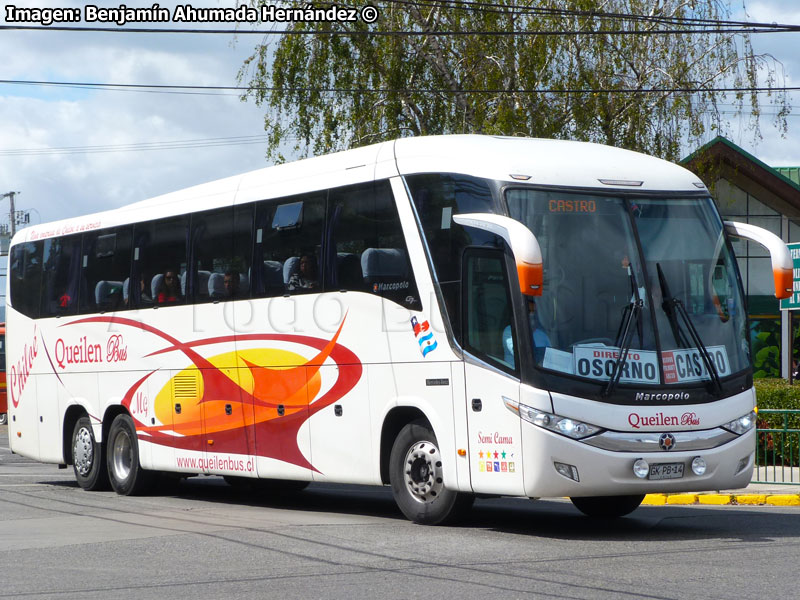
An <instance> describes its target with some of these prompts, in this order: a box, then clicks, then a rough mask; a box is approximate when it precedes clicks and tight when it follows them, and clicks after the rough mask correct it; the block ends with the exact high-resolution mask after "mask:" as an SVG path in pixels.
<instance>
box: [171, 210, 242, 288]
mask: <svg viewBox="0 0 800 600" xmlns="http://www.w3.org/2000/svg"><path fill="white" fill-rule="evenodd" d="M252 210H253V208H252V205H246V206H242V207H237V208H236V209H234V208H233V207H226V208H223V209H219V210H212V211H208V212H204V213H200V214H196V215H194V216H193V217H192V253H191V256H190V260H189V264H190V265H191V266H192V268H191V269H190V270H189V271H188V272H187V274H186V276H185V277H184V278H183V279H182V291H183V293H184V294H191V295H192V297H193V299H194V302H217V301H220V300H236V299H240V298H248V297H249V295H250V276H251V273H250V254H251V242H250V237H251V231H252V216H251V215H252Z"/></svg>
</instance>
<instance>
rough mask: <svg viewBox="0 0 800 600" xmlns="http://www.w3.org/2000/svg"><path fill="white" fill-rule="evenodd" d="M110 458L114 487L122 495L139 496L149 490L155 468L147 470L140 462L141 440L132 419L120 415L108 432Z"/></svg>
mask: <svg viewBox="0 0 800 600" xmlns="http://www.w3.org/2000/svg"><path fill="white" fill-rule="evenodd" d="M106 446H107V461H108V475H109V479H110V480H111V487H113V488H114V491H115V492H117V493H118V494H121V495H122V496H136V495H138V494H142V493H144V492H146V491H147V490H148V488H149V487H150V486H151V485H152V483H153V481H154V480H155V476H156V473H155V471H146V470H145V469H143V468H142V466H141V464H140V463H139V442H138V438H137V437H136V428H135V427H134V425H133V419H131V418H130V417H129V416H128V415H124V414H123V415H117V416H116V417H115V418H114V420H113V421H112V422H111V429H110V430H109V433H108V440H107V443H106Z"/></svg>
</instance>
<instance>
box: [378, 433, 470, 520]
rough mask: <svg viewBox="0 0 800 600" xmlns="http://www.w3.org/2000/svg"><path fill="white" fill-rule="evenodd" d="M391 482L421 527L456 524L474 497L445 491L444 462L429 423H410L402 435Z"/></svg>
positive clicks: (391, 467)
mask: <svg viewBox="0 0 800 600" xmlns="http://www.w3.org/2000/svg"><path fill="white" fill-rule="evenodd" d="M389 461H390V464H389V480H390V482H391V484H392V492H393V494H394V499H395V502H397V506H398V507H399V508H400V510H401V511H402V512H403V514H404V515H405V516H406V517H407V518H408V519H410V520H411V521H414V522H415V523H419V524H421V525H440V524H445V523H448V522H453V521H455V520H457V519H458V518H459V517H461V516H463V514H464V513H465V512H466V511H467V510H468V509H469V507H470V506H471V505H472V502H473V500H474V497H473V496H472V495H471V494H461V493H459V492H455V491H453V490H448V489H447V488H445V487H444V461H443V459H442V455H441V453H440V452H439V446H438V443H437V441H436V436H435V435H434V433H433V431H431V428H430V426H429V425H428V424H427V422H425V421H422V420H419V421H414V422H412V423H409V424H408V425H406V426H405V427H403V429H402V430H401V431H400V433H399V434H398V436H397V439H395V441H394V445H393V446H392V453H391V456H390V458H389Z"/></svg>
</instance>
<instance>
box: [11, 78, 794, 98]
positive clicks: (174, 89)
mask: <svg viewBox="0 0 800 600" xmlns="http://www.w3.org/2000/svg"><path fill="white" fill-rule="evenodd" d="M4 83H5V84H9V85H42V86H57V87H81V88H86V89H99V90H104V91H107V90H115V91H141V90H143V89H150V90H160V91H162V93H184V92H185V91H186V90H216V91H239V92H248V91H262V92H285V93H337V94H338V93H344V94H400V93H403V94H491V95H500V94H559V95H563V94H576V95H578V94H678V93H680V94H696V93H739V92H743V93H758V94H764V93H766V94H770V93H776V92H794V91H798V90H800V86H775V87H769V86H754V87H745V86H739V87H713V86H699V87H686V86H684V87H655V88H577V89H559V88H543V89H503V88H493V89H450V88H427V89H423V88H370V87H352V88H344V87H327V86H318V87H311V86H308V87H293V88H285V87H284V88H282V87H270V86H252V87H251V86H234V85H228V86H226V85H167V84H142V83H97V82H75V81H29V80H20V79H0V84H4Z"/></svg>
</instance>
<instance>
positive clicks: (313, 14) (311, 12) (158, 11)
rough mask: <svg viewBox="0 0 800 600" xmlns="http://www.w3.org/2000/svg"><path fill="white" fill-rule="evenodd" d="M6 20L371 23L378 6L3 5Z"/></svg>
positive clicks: (57, 22)
mask: <svg viewBox="0 0 800 600" xmlns="http://www.w3.org/2000/svg"><path fill="white" fill-rule="evenodd" d="M5 8H6V11H5V12H6V23H39V24H40V25H54V24H59V23H80V22H81V21H83V22H85V23H114V24H116V25H120V26H121V25H127V24H129V23H169V22H172V23H257V22H259V21H260V22H265V23H267V22H272V23H289V22H305V23H319V22H337V21H338V22H355V21H364V22H365V23H374V22H375V21H377V20H378V16H379V14H378V9H377V8H375V7H374V6H372V5H367V6H363V7H361V8H349V7H342V6H336V5H335V4H334V5H333V6H326V7H315V6H314V5H312V4H310V3H309V4H306V5H304V6H296V7H280V6H275V5H274V4H268V5H265V6H258V7H254V6H237V7H236V8H196V7H194V6H192V5H191V4H179V5H178V6H176V7H175V8H174V9H172V10H170V9H169V8H164V7H162V6H159V5H158V3H156V4H153V5H152V6H150V7H149V8H130V7H128V6H126V5H125V4H120V5H119V6H118V7H114V8H105V7H100V6H95V5H94V4H87V5H85V6H84V7H83V9H81V8H21V7H18V6H15V5H13V4H7V5H6V7H5Z"/></svg>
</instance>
